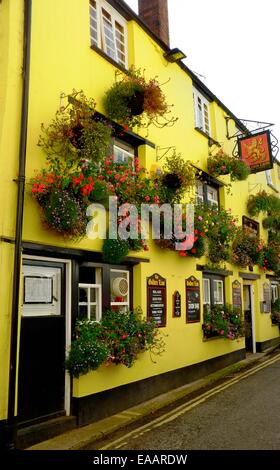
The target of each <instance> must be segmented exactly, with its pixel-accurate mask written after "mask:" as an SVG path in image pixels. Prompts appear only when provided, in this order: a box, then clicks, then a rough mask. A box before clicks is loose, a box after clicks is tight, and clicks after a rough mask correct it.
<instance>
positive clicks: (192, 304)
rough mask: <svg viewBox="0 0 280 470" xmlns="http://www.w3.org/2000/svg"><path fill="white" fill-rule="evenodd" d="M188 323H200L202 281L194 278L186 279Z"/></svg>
mask: <svg viewBox="0 0 280 470" xmlns="http://www.w3.org/2000/svg"><path fill="white" fill-rule="evenodd" d="M186 313H187V315H186V321H187V323H195V322H199V321H200V281H199V280H198V279H196V278H195V277H194V276H191V277H189V278H188V279H186Z"/></svg>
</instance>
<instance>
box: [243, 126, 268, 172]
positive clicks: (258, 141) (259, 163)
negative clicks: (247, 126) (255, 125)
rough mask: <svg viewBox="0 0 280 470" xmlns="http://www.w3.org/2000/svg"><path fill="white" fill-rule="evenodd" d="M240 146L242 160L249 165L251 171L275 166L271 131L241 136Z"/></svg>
mask: <svg viewBox="0 0 280 470" xmlns="http://www.w3.org/2000/svg"><path fill="white" fill-rule="evenodd" d="M238 148H239V155H240V157H241V160H242V161H243V162H244V163H246V165H248V167H249V168H250V170H251V173H257V172H259V171H264V170H269V169H270V168H273V160H272V153H271V142H270V132H269V131H263V132H260V133H259V134H255V135H253V136H251V137H240V138H239V139H238Z"/></svg>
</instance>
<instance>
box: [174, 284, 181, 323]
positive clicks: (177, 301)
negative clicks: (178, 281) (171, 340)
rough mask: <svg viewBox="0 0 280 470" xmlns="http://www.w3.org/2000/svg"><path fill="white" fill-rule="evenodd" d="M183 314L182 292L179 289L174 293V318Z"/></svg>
mask: <svg viewBox="0 0 280 470" xmlns="http://www.w3.org/2000/svg"><path fill="white" fill-rule="evenodd" d="M180 316H181V294H180V292H178V291H177V290H176V291H175V292H174V294H173V318H179V317H180Z"/></svg>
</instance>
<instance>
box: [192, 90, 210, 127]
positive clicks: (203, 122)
mask: <svg viewBox="0 0 280 470" xmlns="http://www.w3.org/2000/svg"><path fill="white" fill-rule="evenodd" d="M193 101H194V112H195V127H196V128H197V129H200V130H201V131H202V132H204V133H205V134H207V135H209V136H211V123H210V103H209V101H208V100H207V99H206V98H205V97H204V96H203V95H202V94H201V93H199V91H197V90H196V89H194V90H193Z"/></svg>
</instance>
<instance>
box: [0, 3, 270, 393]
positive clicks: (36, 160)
mask: <svg viewBox="0 0 280 470" xmlns="http://www.w3.org/2000/svg"><path fill="white" fill-rule="evenodd" d="M5 3H6V2H5ZM9 3H11V2H9ZM21 3H22V2H20V1H19V0H18V1H16V2H14V3H13V4H14V5H16V4H17V5H18V6H20V5H21ZM13 13H14V14H13V18H15V17H16V18H17V15H19V13H18V12H13ZM128 36H129V37H128V43H129V65H132V64H133V63H134V64H135V65H136V66H137V67H142V68H145V74H146V77H147V78H149V77H154V76H156V75H158V77H159V81H160V83H162V84H164V85H163V90H164V92H165V93H166V95H167V99H168V102H169V103H170V104H173V105H174V107H173V108H172V113H173V115H175V116H178V117H179V120H178V122H177V123H176V124H175V125H174V126H172V127H167V128H164V129H158V128H156V127H153V126H151V127H150V129H149V133H148V135H147V133H146V130H141V131H139V133H140V134H141V135H142V136H143V137H147V138H148V139H149V140H151V141H152V142H154V143H155V144H156V145H157V146H159V147H161V148H163V147H169V146H176V150H177V152H181V153H182V155H183V156H184V157H185V158H186V159H189V160H191V161H192V162H193V163H194V164H196V165H197V166H199V167H200V168H201V169H203V170H206V169H207V166H206V160H207V156H208V152H209V147H208V139H207V138H206V137H205V136H203V135H201V133H199V132H198V131H196V130H195V129H194V126H195V120H194V110H193V97H192V81H191V78H190V77H189V76H188V75H187V74H186V73H185V72H184V71H183V70H182V69H181V68H180V67H179V66H178V65H176V64H171V63H168V62H167V61H166V60H165V59H164V58H163V51H162V50H161V48H160V46H159V45H158V44H156V43H155V42H154V41H153V40H152V39H151V38H150V37H149V36H148V35H147V34H146V33H145V32H144V31H143V30H141V28H140V27H139V26H138V25H137V24H136V23H135V22H134V21H131V22H129V24H128ZM89 44H90V42H89V2H88V0H71V1H70V0H59V1H57V0H48V1H45V0H36V1H34V2H33V16H32V48H31V80H30V108H29V126H28V142H27V176H28V177H29V178H31V177H32V176H34V171H36V170H39V169H40V168H41V167H42V166H43V164H44V161H45V156H44V154H43V153H42V151H41V149H40V148H38V147H37V142H38V137H39V134H40V128H41V123H42V122H44V123H45V124H48V123H49V122H50V121H51V119H52V118H53V116H54V114H55V111H56V110H57V109H58V108H59V105H60V94H61V93H62V92H64V93H71V91H72V89H73V88H75V89H76V90H83V91H84V92H85V93H86V95H88V96H90V97H93V98H95V99H96V102H97V110H98V111H100V112H103V111H104V109H103V106H102V98H103V96H104V93H105V91H106V90H107V89H108V88H109V87H110V86H111V84H112V83H113V81H114V79H115V72H116V70H117V69H116V68H115V67H114V66H113V65H112V64H111V63H110V62H109V61H107V60H106V59H104V58H103V57H102V56H101V55H99V54H98V53H97V52H95V51H93V50H92V49H91V48H90V47H89ZM10 47H12V46H10ZM19 58H20V52H18V53H17V54H14V55H13V59H12V60H13V62H12V64H10V69H11V70H18V68H17V67H18V60H19ZM6 60H7V59H6ZM18 80H19V78H18ZM19 88H20V87H19V86H18V87H17V89H16V94H15V98H13V100H12V103H13V113H14V114H16V113H17V112H18V109H17V107H16V104H18V103H19V100H20V96H18V95H20V91H19ZM4 96H7V92H6V93H5V94H4ZM1 98H2V95H1ZM5 99H6V98H5ZM14 114H13V115H14ZM225 116H226V113H225V111H224V110H223V109H221V108H220V107H219V106H218V105H217V104H216V103H214V102H213V103H211V118H212V121H213V123H212V129H213V138H214V139H216V140H219V141H221V142H223V146H224V148H225V150H226V151H228V152H231V150H232V144H233V141H232V140H230V141H227V139H226V135H225V133H226V125H225ZM6 121H8V122H10V121H12V122H13V125H14V128H13V129H12V130H11V131H10V132H11V135H12V137H13V138H12V139H10V141H13V142H15V141H17V136H18V132H19V129H18V125H17V124H18V122H19V120H15V119H14V120H13V119H7V120H6V119H5V122H6ZM214 121H215V122H214ZM16 123H17V124H16ZM0 124H1V121H0ZM229 128H230V133H234V132H235V124H234V122H233V121H229ZM0 132H1V127H0ZM7 145H8V144H7ZM10 145H11V142H10ZM139 150H140V160H141V162H142V163H143V164H145V165H146V166H147V169H148V170H150V169H151V167H152V166H153V165H155V164H157V162H156V150H155V149H152V148H151V147H148V146H142V147H141V148H140V149H139ZM16 158H17V157H16V153H15V152H14V151H11V161H12V162H16ZM13 159H14V160H13ZM1 161H2V159H1V160H0V162H1ZM2 163H3V162H2ZM161 163H162V162H160V164H161ZM0 164H1V163H0ZM14 165H16V163H14ZM11 166H13V163H11ZM12 173H13V169H12V170H11V174H12ZM224 181H225V182H228V179H227V177H224ZM9 185H10V186H9V187H10V188H11V190H12V185H11V183H10V180H9ZM266 187H267V185H266V179H265V175H264V174H261V173H258V174H256V175H252V176H250V178H249V179H248V180H247V181H246V182H240V183H234V184H233V185H232V190H231V195H228V194H227V191H226V190H225V189H222V190H221V201H222V202H223V203H224V206H225V208H231V209H232V212H233V214H236V215H238V216H239V223H241V221H242V215H243V214H246V201H247V196H248V192H249V193H250V194H254V193H256V192H257V191H258V190H259V189H261V188H266ZM0 191H1V189H0ZM0 194H1V197H3V198H5V197H6V198H7V200H8V201H10V197H9V198H8V197H7V196H4V195H3V191H2V192H1V193H0ZM1 200H2V199H1ZM8 203H9V204H10V202H7V204H8ZM13 204H14V203H13ZM5 223H6V224H7V221H6V222H5ZM262 235H264V232H263V231H262ZM23 236H24V240H25V241H32V242H37V243H40V244H49V245H55V246H57V247H71V248H79V249H85V250H93V251H96V250H101V246H102V242H101V241H100V242H95V241H91V240H87V239H85V240H83V241H81V242H79V243H74V242H71V241H66V240H65V239H64V238H63V237H61V236H58V235H56V234H55V233H52V232H51V231H47V230H45V229H44V228H43V226H42V224H41V221H40V214H39V210H38V205H37V203H36V202H35V201H34V200H33V199H32V198H31V196H30V186H28V185H27V194H26V204H25V217H24V232H23ZM133 256H139V257H141V256H144V257H145V258H146V257H148V258H150V263H143V264H140V265H138V266H136V267H135V268H134V305H135V306H137V305H141V307H142V309H143V312H144V313H145V312H146V277H147V276H150V275H151V274H153V273H155V272H158V273H160V274H161V275H162V276H164V277H166V278H167V299H168V308H167V327H166V328H163V329H162V332H163V333H164V335H165V341H166V351H165V353H164V354H163V355H162V357H158V358H156V363H153V362H151V360H150V358H149V355H148V354H144V355H142V357H141V358H140V359H139V360H138V361H137V362H136V364H135V365H134V366H133V367H132V368H131V369H127V368H125V367H124V366H117V367H116V366H109V367H103V368H100V370H97V371H96V372H93V373H91V374H88V375H87V376H83V377H81V378H80V379H79V380H74V388H73V395H74V396H85V395H87V394H92V393H97V392H99V391H101V390H106V389H110V388H113V387H117V386H119V385H123V384H125V383H129V382H132V381H136V380H140V379H143V378H146V377H149V376H152V375H157V374H160V373H163V372H167V371H170V370H174V369H177V368H181V367H185V366H187V365H191V364H194V363H198V362H201V361H205V360H208V359H211V358H213V357H216V356H220V355H223V354H227V353H230V352H233V351H236V350H238V349H242V348H244V340H243V339H241V340H238V341H229V340H224V339H218V340H214V341H203V339H202V338H203V336H202V329H201V324H202V318H201V322H200V323H196V324H186V322H185V310H184V299H185V288H184V280H185V279H186V278H188V277H189V276H191V275H195V276H196V277H198V278H199V279H200V280H201V276H202V274H201V272H197V271H196V263H199V264H205V259H203V258H202V259H200V260H196V259H184V258H183V259H182V258H180V257H179V256H178V255H177V254H176V253H171V252H168V251H160V250H159V249H158V248H157V247H155V246H154V245H153V244H151V247H150V251H149V252H148V253H146V252H145V254H144V255H143V254H142V253H140V254H139V253H133ZM227 267H228V268H229V269H230V270H232V271H234V275H233V276H231V277H229V278H226V281H225V282H226V290H227V301H228V302H230V301H231V283H232V281H233V280H235V279H238V272H239V270H238V269H237V268H236V267H232V266H231V265H228V266H227ZM254 272H255V273H259V271H258V270H257V269H256V268H255V269H254ZM263 279H264V276H263V275H262V280H263ZM255 284H256V285H258V284H259V281H258V282H256V283H255ZM176 289H178V290H179V291H180V293H181V295H182V306H183V307H182V317H181V318H175V319H173V318H172V312H171V301H172V294H173V292H174V291H175V290H176ZM258 305H259V304H257V295H256V305H255V307H256V330H257V341H263V340H266V339H271V338H274V337H277V336H278V335H279V333H278V330H277V331H276V328H275V327H272V326H271V320H270V315H264V314H260V313H259V308H258Z"/></svg>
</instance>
